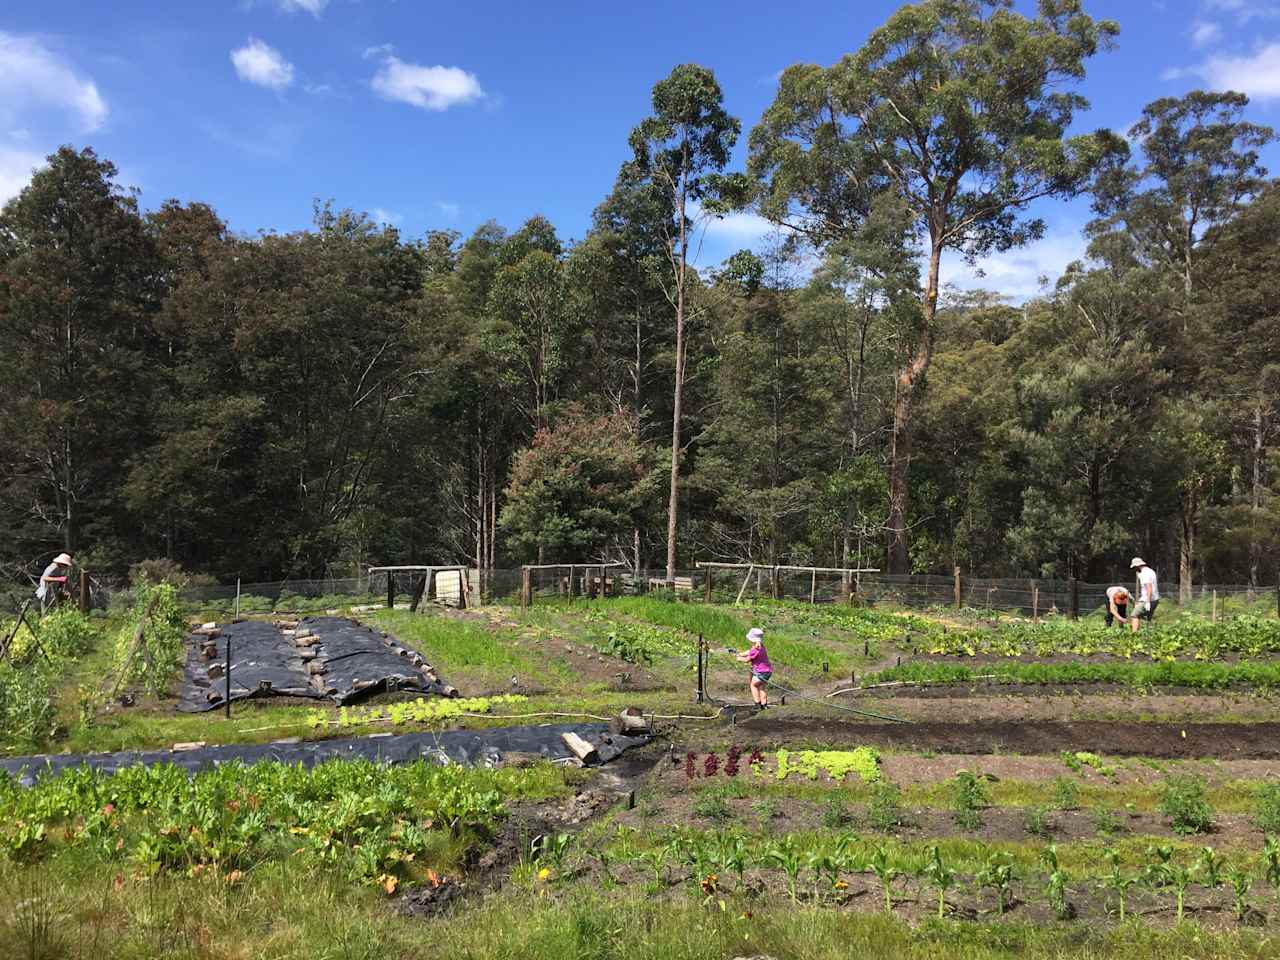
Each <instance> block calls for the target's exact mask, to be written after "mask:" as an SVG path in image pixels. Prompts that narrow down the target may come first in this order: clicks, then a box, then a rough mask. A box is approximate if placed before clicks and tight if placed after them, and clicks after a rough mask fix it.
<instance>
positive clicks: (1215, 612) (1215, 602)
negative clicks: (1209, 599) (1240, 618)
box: [1212, 590, 1218, 623]
mask: <svg viewBox="0 0 1280 960" xmlns="http://www.w3.org/2000/svg"><path fill="white" fill-rule="evenodd" d="M1212 622H1213V623H1217V622H1218V591H1217V590H1215V591H1213V615H1212Z"/></svg>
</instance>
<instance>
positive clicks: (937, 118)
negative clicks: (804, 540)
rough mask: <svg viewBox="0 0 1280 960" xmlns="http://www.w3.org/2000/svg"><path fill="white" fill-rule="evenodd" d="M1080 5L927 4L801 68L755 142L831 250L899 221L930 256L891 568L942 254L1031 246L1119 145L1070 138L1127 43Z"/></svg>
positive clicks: (1108, 139) (892, 486)
mask: <svg viewBox="0 0 1280 960" xmlns="http://www.w3.org/2000/svg"><path fill="white" fill-rule="evenodd" d="M1117 30H1118V28H1117V27H1116V25H1115V24H1114V23H1112V22H1111V21H1107V20H1101V21H1095V20H1094V19H1092V18H1091V17H1089V16H1087V15H1086V14H1085V13H1084V12H1083V10H1082V8H1081V4H1080V2H1079V0H1040V2H1039V4H1038V13H1037V15H1036V16H1035V17H1034V18H1028V17H1024V16H1022V15H1020V14H1018V13H1017V12H1015V11H1014V9H1013V3H1012V0H924V2H921V3H916V4H910V5H907V6H904V7H902V8H901V9H899V10H898V11H897V12H896V13H895V14H893V16H891V17H890V18H889V20H888V22H887V23H886V24H885V25H884V26H883V27H881V28H880V29H878V30H876V31H875V32H874V33H873V34H872V35H871V37H870V38H869V39H868V40H867V42H866V44H865V45H864V46H863V47H862V49H860V50H859V51H857V52H856V53H852V54H849V55H847V56H846V57H844V58H843V59H842V60H841V61H840V62H839V63H837V64H835V65H834V66H832V67H830V68H826V69H824V68H822V67H818V66H812V65H796V66H792V67H790V68H788V69H787V70H786V71H785V72H784V73H783V75H782V79H781V82H780V85H779V90H778V95H777V98H776V99H775V100H774V102H773V104H772V105H771V106H770V107H769V109H768V110H767V111H766V112H765V115H764V117H763V119H762V120H761V122H760V123H759V125H757V126H756V128H755V129H754V130H753V131H752V133H751V143H750V148H751V149H750V161H749V171H750V173H751V174H752V175H753V177H754V178H755V179H756V181H757V182H758V184H759V190H760V194H759V203H760V208H761V210H762V212H763V213H764V214H765V215H766V216H768V217H769V218H770V219H772V220H774V221H776V222H779V223H783V224H786V225H788V226H790V227H792V228H794V229H796V230H798V231H801V232H802V233H803V234H804V235H806V236H807V237H809V238H811V239H812V240H813V241H815V242H817V243H820V244H825V243H828V242H830V241H832V240H839V239H845V238H848V237H852V236H856V235H857V234H858V233H859V232H860V231H862V230H864V229H867V228H869V227H875V228H879V229H883V225H884V224H885V223H889V224H900V225H901V230H902V233H903V235H905V236H907V237H909V238H911V239H915V240H918V241H919V242H921V243H922V244H923V246H924V252H925V255H926V264H927V269H926V274H925V280H924V286H923V289H922V290H921V291H920V300H919V311H918V313H917V314H916V317H915V318H914V322H913V323H912V324H911V326H910V328H909V329H907V330H905V331H904V335H903V338H902V360H901V364H900V367H899V370H898V375H897V392H896V397H895V402H894V420H893V441H892V444H893V445H892V451H891V456H890V465H889V497H890V512H889V568H890V570H892V571H894V572H905V571H906V570H907V568H908V563H909V558H908V544H907V522H906V514H907V506H908V493H909V489H908V486H909V478H908V468H909V466H910V462H911V440H912V426H913V419H912V418H913V412H914V408H915V405H916V402H917V399H918V395H919V391H920V389H921V386H922V384H923V383H924V378H925V374H926V373H927V372H928V369H929V364H930V361H931V360H932V357H933V349H934V337H935V332H936V329H935V318H936V314H937V309H938V287H939V275H940V268H941V264H942V256H943V253H944V251H946V250H948V249H951V250H956V251H958V252H959V253H961V254H962V255H963V256H965V257H966V258H969V259H973V258H975V257H979V256H982V255H983V254H986V253H988V252H990V251H992V250H1008V249H1010V248H1012V247H1016V246H1018V245H1021V244H1024V243H1026V242H1028V241H1030V240H1033V239H1035V238H1036V237H1038V236H1039V235H1041V233H1042V232H1043V229H1044V224H1043V222H1042V221H1040V220H1039V219H1036V218H1028V217H1027V216H1026V215H1025V212H1026V210H1027V207H1028V206H1029V205H1030V204H1031V203H1032V202H1034V201H1036V200H1038V199H1041V198H1044V197H1070V196H1073V195H1074V194H1076V193H1078V192H1079V191H1080V190H1081V189H1082V188H1083V187H1084V185H1085V184H1086V182H1087V181H1088V179H1089V178H1090V176H1091V175H1092V173H1093V171H1094V170H1095V169H1096V168H1097V166H1098V164H1099V162H1100V161H1101V160H1102V158H1103V157H1104V156H1106V155H1107V154H1108V152H1109V151H1113V150H1115V149H1117V147H1116V144H1117V138H1115V137H1113V136H1111V135H1110V134H1108V133H1106V132H1099V133H1096V134H1091V135H1082V136H1074V137H1068V136H1067V135H1066V131H1067V129H1068V127H1069V126H1070V125H1071V123H1072V121H1073V120H1074V118H1075V115H1076V113H1077V112H1078V111H1080V110H1082V109H1084V108H1086V107H1087V106H1088V104H1087V102H1086V101H1085V100H1084V99H1083V98H1082V97H1080V96H1079V95H1077V94H1074V93H1070V92H1066V91H1065V90H1064V89H1063V88H1064V87H1066V86H1067V85H1069V84H1071V83H1073V82H1075V81H1078V80H1079V79H1080V78H1082V77H1083V75H1084V64H1085V61H1086V60H1087V59H1088V58H1089V57H1091V56H1092V55H1093V54H1094V53H1095V52H1096V51H1097V49H1098V46H1099V45H1100V44H1101V43H1105V42H1106V41H1108V40H1109V39H1110V38H1111V37H1113V36H1114V35H1115V34H1116V33H1117Z"/></svg>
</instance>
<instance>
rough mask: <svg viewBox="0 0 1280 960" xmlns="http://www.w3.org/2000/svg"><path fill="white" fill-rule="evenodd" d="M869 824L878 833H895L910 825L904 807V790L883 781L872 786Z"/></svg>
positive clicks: (869, 801)
mask: <svg viewBox="0 0 1280 960" xmlns="http://www.w3.org/2000/svg"><path fill="white" fill-rule="evenodd" d="M867 823H868V825H869V826H870V827H871V829H872V830H875V831H876V832H878V833H894V832H896V831H897V830H898V829H899V828H900V827H905V826H909V825H910V821H909V820H908V818H907V813H906V811H905V810H904V809H903V807H902V790H901V788H900V787H899V786H898V785H897V784H896V783H893V782H892V781H889V780H882V781H880V782H879V783H876V784H874V785H872V787H871V798H870V800H868V802H867Z"/></svg>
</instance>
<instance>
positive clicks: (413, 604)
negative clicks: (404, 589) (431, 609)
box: [409, 576, 427, 613]
mask: <svg viewBox="0 0 1280 960" xmlns="http://www.w3.org/2000/svg"><path fill="white" fill-rule="evenodd" d="M426 592H427V578H426V577H425V576H424V577H419V578H418V583H417V584H416V585H415V586H414V588H413V599H412V600H410V601H409V612H410V613H417V612H418V604H420V603H422V597H423V595H424V594H426Z"/></svg>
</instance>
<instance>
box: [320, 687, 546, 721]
mask: <svg viewBox="0 0 1280 960" xmlns="http://www.w3.org/2000/svg"><path fill="white" fill-rule="evenodd" d="M528 699H529V698H528V697H522V696H520V695H519V694H504V695H501V696H496V697H462V698H460V699H448V698H446V697H433V698H432V699H430V700H427V699H425V698H423V697H419V698H418V699H417V700H410V701H407V702H405V703H393V704H390V705H385V706H373V707H343V708H342V709H341V710H339V711H338V718H337V720H336V721H335V720H333V719H332V718H331V715H330V714H329V713H328V712H327V711H324V710H312V711H310V712H309V713H308V714H307V721H306V722H307V723H308V724H309V725H310V726H311V727H312V728H317V727H324V726H328V725H329V724H332V723H336V724H337V725H338V726H339V727H356V726H363V725H365V724H370V723H390V724H391V725H392V726H397V727H399V726H403V725H404V724H406V723H427V724H431V723H441V722H443V721H446V720H451V719H453V718H455V717H458V716H460V715H462V714H464V713H488V712H490V711H491V710H492V709H493V708H494V707H495V706H497V705H499V704H504V703H524V702H525V701H526V700H528Z"/></svg>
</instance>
